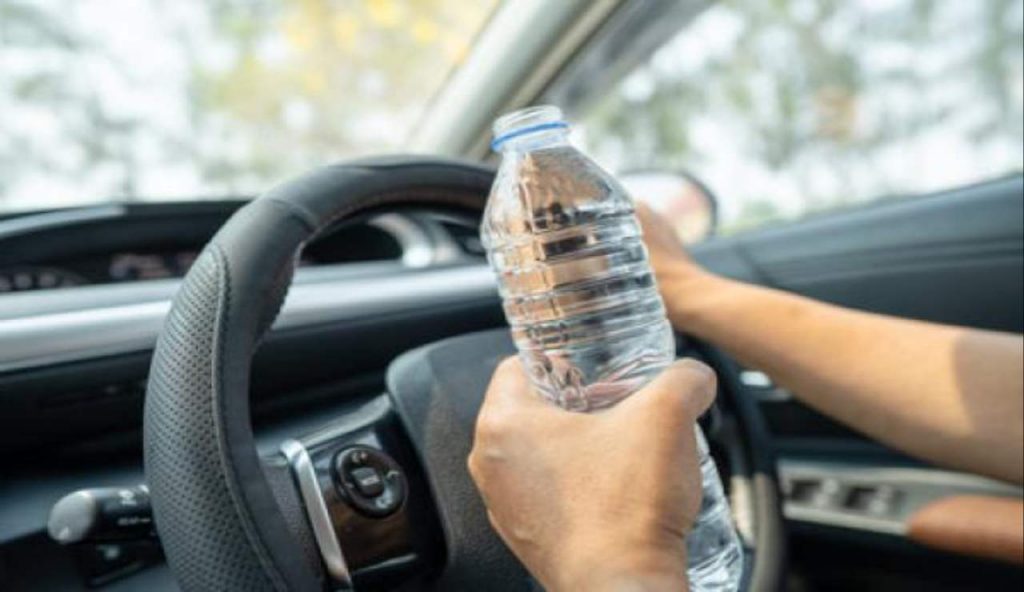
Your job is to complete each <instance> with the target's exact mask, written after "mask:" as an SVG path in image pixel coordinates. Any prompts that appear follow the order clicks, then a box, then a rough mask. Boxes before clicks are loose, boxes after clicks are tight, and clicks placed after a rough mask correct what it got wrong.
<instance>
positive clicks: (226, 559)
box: [143, 157, 494, 590]
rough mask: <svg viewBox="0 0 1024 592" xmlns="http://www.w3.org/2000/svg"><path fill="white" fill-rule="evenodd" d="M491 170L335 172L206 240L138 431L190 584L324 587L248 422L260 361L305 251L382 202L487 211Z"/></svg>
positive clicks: (160, 517)
mask: <svg viewBox="0 0 1024 592" xmlns="http://www.w3.org/2000/svg"><path fill="white" fill-rule="evenodd" d="M493 176H494V172H493V170H491V169H489V168H486V167H482V166H479V165H476V164H471V163H465V162H459V161H449V160H439V159H431V158H420V157H391V158H386V159H373V160H364V161H358V162H353V163H350V164H342V165H335V166H329V167H325V168H322V169H319V170H316V171H314V172H312V173H310V174H308V175H305V176H302V177H299V178H298V179H295V180H293V181H291V182H288V183H286V184H284V185H282V186H279V187H277V188H275V189H273V190H271V191H270V192H268V193H267V194H265V195H263V196H262V197H260V198H258V199H256V200H254V201H253V202H252V203H250V204H249V205H247V206H245V207H244V208H242V209H241V210H239V211H238V213H236V214H235V215H234V216H233V217H232V218H231V219H230V220H229V221H228V222H227V223H226V224H225V225H224V227H223V228H222V229H221V230H220V231H219V232H218V233H217V235H216V236H215V237H214V238H213V239H212V240H211V242H210V243H209V244H208V245H207V246H206V248H205V249H204V251H203V253H202V254H201V255H200V257H199V258H198V259H197V260H196V263H195V264H194V265H193V267H192V269H191V270H190V271H189V273H188V275H187V276H186V278H185V280H184V282H183V284H182V286H181V288H180V290H179V292H178V294H177V296H176V297H175V299H174V301H173V303H172V306H171V311H170V313H169V314H168V316H167V319H166V321H165V324H164V328H163V331H162V332H161V335H160V338H159V339H158V342H157V346H156V350H155V352H154V355H153V361H152V366H151V370H150V379H149V385H148V387H147V393H146V404H145V416H144V426H143V440H144V447H143V449H144V459H145V471H146V480H147V483H148V484H149V486H150V490H151V496H152V504H153V513H154V518H155V522H156V528H157V531H158V533H159V535H160V539H161V541H162V543H163V547H164V552H165V554H166V556H167V560H168V563H169V564H170V566H171V568H172V570H173V571H174V573H175V575H176V576H177V578H178V582H179V584H180V585H181V587H182V588H183V589H184V590H319V589H322V588H323V586H324V583H325V582H324V574H323V572H322V570H321V568H320V565H319V558H318V557H310V553H309V545H308V539H309V536H308V532H305V533H303V532H296V530H297V529H301V528H302V526H301V525H302V524H303V521H302V520H296V519H295V516H293V515H285V513H284V511H283V510H282V504H279V501H278V498H279V497H280V496H281V495H282V494H281V493H280V491H278V489H279V488H275V489H272V488H271V486H270V485H269V484H268V481H267V474H266V473H265V471H266V470H267V469H266V467H265V465H264V464H263V463H261V461H260V459H259V457H258V455H257V452H256V446H255V441H254V438H253V433H252V426H251V422H250V414H249V374H250V367H251V362H252V354H253V352H254V350H255V349H256V347H257V346H258V344H259V342H260V339H261V338H262V336H263V335H264V333H265V332H266V331H267V329H268V328H269V327H270V325H271V324H272V323H273V320H274V318H275V317H276V316H277V313H278V311H279V310H280V307H281V304H282V303H283V301H284V297H285V294H286V293H287V290H288V286H289V285H290V283H291V277H292V273H293V270H294V265H295V261H296V257H297V254H298V252H299V251H300V250H301V248H302V246H303V245H304V244H305V242H306V241H308V240H309V239H310V238H311V237H312V236H314V235H316V234H317V233H318V232H320V231H322V230H323V229H325V228H327V227H328V226H330V225H331V224H332V223H334V222H336V221H338V220H339V219H341V218H344V217H346V216H349V215H353V214H355V213H357V212H358V213H363V212H365V211H367V210H371V209H375V208H378V207H380V208H385V207H387V208H393V207H402V206H415V205H425V206H431V207H437V206H442V207H443V206H450V207H453V208H456V209H465V210H471V211H475V212H480V211H481V210H482V209H483V206H484V203H485V199H486V195H487V192H488V189H489V187H490V184H491V181H492V180H493ZM325 355H344V352H325ZM275 493H276V495H275ZM283 506H284V507H285V508H290V509H291V510H292V511H294V508H295V507H297V506H295V504H283ZM304 541H305V542H304Z"/></svg>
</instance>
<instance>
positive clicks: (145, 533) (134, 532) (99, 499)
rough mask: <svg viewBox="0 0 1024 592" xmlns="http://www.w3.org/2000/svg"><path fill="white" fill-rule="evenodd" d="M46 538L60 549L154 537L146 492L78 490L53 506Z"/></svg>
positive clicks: (139, 489)
mask: <svg viewBox="0 0 1024 592" xmlns="http://www.w3.org/2000/svg"><path fill="white" fill-rule="evenodd" d="M48 530H49V532H50V538H52V539H53V540H55V541H57V542H58V543H60V544H62V545H71V544H76V543H98V542H108V541H129V540H140V539H152V538H155V537H156V531H155V530H154V528H153V509H152V506H151V505H150V502H149V488H148V487H146V486H145V485H139V486H137V487H104V488H98V489H80V490H78V491H76V492H74V493H70V494H68V495H66V496H64V497H62V498H61V499H60V501H58V502H57V503H56V504H54V506H53V509H52V510H50V520H49V523H48Z"/></svg>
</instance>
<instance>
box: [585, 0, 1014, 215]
mask: <svg viewBox="0 0 1024 592" xmlns="http://www.w3.org/2000/svg"><path fill="white" fill-rule="evenodd" d="M1022 20H1024V16H1022V2H1021V0H985V1H981V0H979V1H971V2H964V1H962V0H851V1H842V2H839V1H833V0H773V1H770V2H765V1H764V0H725V1H722V2H718V3H715V4H713V5H712V6H710V7H709V8H707V9H706V10H703V11H702V12H700V13H699V14H698V15H697V16H696V17H694V18H693V19H691V20H689V22H688V23H687V24H686V25H685V26H684V27H683V28H682V29H681V30H679V31H678V33H675V34H674V36H673V37H670V40H669V41H668V42H667V43H665V44H664V45H662V46H661V47H660V48H658V49H657V50H656V51H655V52H654V53H653V54H652V55H650V56H649V57H648V58H646V59H645V60H644V61H642V62H641V64H640V65H639V66H638V67H636V68H635V69H633V70H632V71H630V72H629V73H628V74H627V75H626V76H625V77H624V78H621V79H620V81H619V82H618V83H617V84H616V86H615V87H614V88H613V89H611V90H610V92H609V91H608V90H607V89H602V92H601V93H600V95H599V96H597V97H596V98H595V99H594V100H591V101H590V102H588V103H584V104H583V106H581V107H580V108H579V110H578V111H577V113H576V114H575V119H576V121H577V123H579V124H580V125H578V126H577V127H578V128H579V129H580V140H581V142H582V144H583V145H584V146H585V147H586V148H587V149H588V150H589V151H590V152H591V153H592V154H593V155H595V157H596V158H597V159H598V160H599V161H600V162H602V163H603V164H605V165H606V166H608V167H610V168H611V169H613V170H616V171H618V172H623V171H626V170H636V169H643V170H650V169H685V170H688V171H690V172H692V173H694V174H695V175H696V176H697V177H699V178H701V179H702V180H703V181H704V182H705V183H706V184H707V185H708V186H709V187H710V188H711V189H712V190H713V191H714V192H715V193H716V194H717V196H718V199H719V201H720V204H719V206H720V210H719V215H720V220H721V228H720V231H721V232H722V233H726V234H727V233H729V232H736V231H738V230H742V229H747V228H751V227H755V226H758V225H763V224H767V223H771V222H774V221H778V220H784V219H793V218H798V217H801V216H804V215H807V214H809V213H814V212H821V211H826V210H832V209H836V208H840V207H848V206H852V205H856V204H860V203H864V202H868V201H871V200H877V199H883V198H894V197H900V196H911V195H919V194H923V193H927V192H933V191H937V190H942V189H947V188H951V187H955V186H960V185H965V184H970V183H973V182H977V181H982V180H987V179H991V178H994V177H999V176H1003V175H1007V174H1014V173H1019V172H1020V171H1021V169H1022V159H1024V156H1022V142H1024V66H1022V64H1024V58H1022V49H1024V48H1022ZM594 94H595V95H597V94H598V93H594Z"/></svg>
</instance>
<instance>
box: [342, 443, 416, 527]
mask: <svg viewBox="0 0 1024 592" xmlns="http://www.w3.org/2000/svg"><path fill="white" fill-rule="evenodd" d="M334 476H335V481H336V483H337V485H338V489H339V490H340V491H341V494H342V496H343V497H344V498H345V500H346V501H347V502H348V503H349V505H350V506H352V507H353V508H354V509H355V510H356V511H357V512H359V513H360V514H363V515H364V516H369V517H371V518H383V517H385V516H389V515H391V514H393V513H395V512H396V511H398V509H399V508H401V507H402V502H404V501H405V495H406V484H405V476H404V475H403V474H402V470H401V468H400V467H399V466H398V463H396V462H395V461H394V459H392V458H391V457H390V456H388V455H387V454H385V453H384V452H382V451H380V450H377V449H376V448H370V447H369V446H351V447H349V448H345V449H344V450H342V451H341V452H339V453H338V454H337V456H335V458H334Z"/></svg>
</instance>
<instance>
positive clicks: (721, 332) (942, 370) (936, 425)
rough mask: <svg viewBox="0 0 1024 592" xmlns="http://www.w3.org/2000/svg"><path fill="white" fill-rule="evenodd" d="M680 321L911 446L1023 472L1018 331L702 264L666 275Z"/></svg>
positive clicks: (948, 459) (923, 453)
mask: <svg viewBox="0 0 1024 592" xmlns="http://www.w3.org/2000/svg"><path fill="white" fill-rule="evenodd" d="M659 282H661V283H662V291H663V292H664V294H665V300H666V305H667V306H668V308H669V314H670V316H671V317H672V320H673V323H674V324H675V325H676V326H677V327H680V328H682V329H684V330H685V331H687V332H690V333H692V334H694V335H696V336H698V337H700V338H703V339H705V340H706V341H709V342H711V343H714V344H716V345H718V346H720V347H722V348H723V349H725V350H726V351H728V352H729V353H730V354H732V355H733V356H734V357H736V358H737V359H738V360H740V361H741V362H743V363H744V364H746V365H748V366H751V367H755V368H758V369H760V370H762V371H764V372H766V373H768V374H769V375H770V376H771V377H772V378H773V379H774V380H775V381H776V382H777V383H779V384H780V385H783V386H785V387H786V388H788V389H790V390H792V391H793V392H794V394H795V395H796V396H798V397H799V398H800V399H801V400H803V401H804V402H805V403H807V404H809V405H810V406H812V407H815V408H817V409H818V410H820V411H822V412H823V413H826V414H828V415H830V416H832V417H834V418H836V419H838V420H840V421H842V422H844V423H846V424H848V425H850V426H852V427H854V428H856V429H859V430H861V431H863V432H864V433H866V434H868V435H870V436H872V437H874V438H876V439H878V440H880V441H882V442H885V443H887V444H889V445H891V446H893V447H895V448H899V449H902V450H904V451H906V452H908V453H910V454H912V455H915V456H918V457H920V458H924V459H927V460H930V461H933V462H936V463H939V464H943V465H947V466H950V467H955V468H960V469H965V470H970V471H973V472H978V473H982V474H986V475H990V476H994V477H997V478H1001V479H1008V480H1011V481H1015V482H1018V483H1019V482H1021V480H1022V466H1021V465H1022V462H1024V450H1022V448H1024V444H1022V439H1024V433H1022V422H1024V419H1022V418H1024V408H1022V394H1021V391H1022V389H1024V385H1022V377H1021V374H1022V363H1024V362H1022V359H1024V340H1022V339H1021V337H1020V336H1016V335H1009V334H1001V333H994V332H986V331H975V330H969V329H963V328H957V327H948V326H942V325H936V324H931V323H923V322H917V321H910V320H903V319H897V318H893V317H886V316H882V315H875V314H869V313H863V312H857V311H852V310H848V309H843V308H840V307H836V306H831V305H828V304H823V303H820V302H815V301H813V300H809V299H806V298H802V297H799V296H795V295H791V294H787V293H783V292H779V291H775V290H769V289H765V288H759V287H755V286H750V285H746V284H742V283H739V282H733V281H730V280H726V279H722V278H719V277H716V276H713V275H710V274H706V273H703V272H699V271H692V270H691V271H688V272H686V273H682V272H680V273H676V274H673V273H672V272H666V273H663V274H661V276H659Z"/></svg>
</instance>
